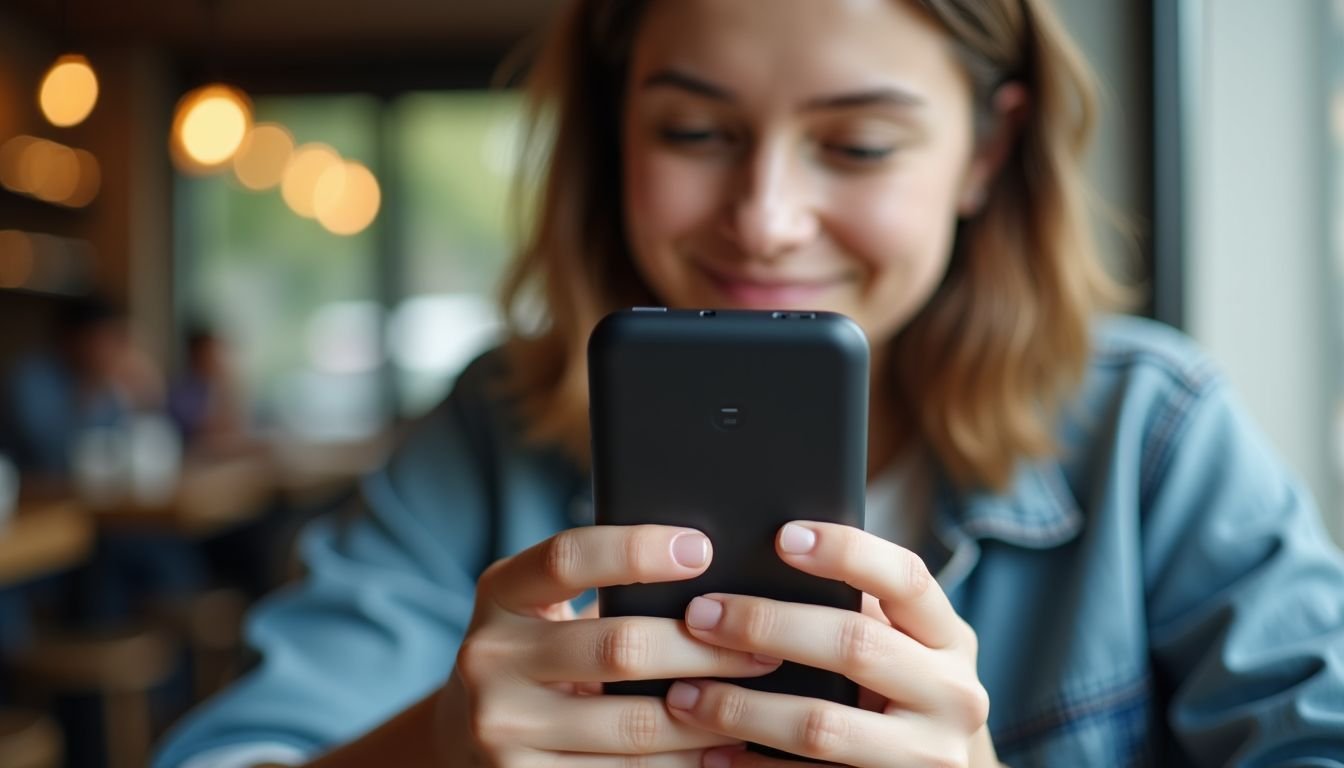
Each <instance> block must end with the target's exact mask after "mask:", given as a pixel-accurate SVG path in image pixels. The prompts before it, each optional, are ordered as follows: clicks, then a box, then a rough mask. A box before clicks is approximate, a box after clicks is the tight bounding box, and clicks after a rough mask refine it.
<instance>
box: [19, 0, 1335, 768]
mask: <svg viewBox="0 0 1344 768" xmlns="http://www.w3.org/2000/svg"><path fill="white" fill-rule="evenodd" d="M1219 3H1221V0H1219ZM1057 4H1058V5H1060V6H1061V7H1062V10H1063V11H1064V12H1065V13H1064V15H1065V18H1066V21H1067V22H1068V23H1069V24H1070V25H1071V26H1073V27H1074V28H1075V29H1074V31H1075V33H1076V34H1077V36H1078V38H1079V39H1080V41H1081V42H1082V44H1083V46H1084V48H1085V50H1086V52H1087V54H1088V55H1089V57H1090V58H1091V59H1092V61H1093V64H1094V65H1095V66H1096V67H1097V69H1098V71H1099V74H1100V76H1101V78H1102V82H1103V84H1104V86H1105V89H1106V92H1105V103H1104V104H1103V114H1102V125H1101V134H1100V141H1099V142H1098V148H1097V149H1096V150H1094V157H1093V159H1092V161H1091V163H1090V165H1089V169H1090V172H1091V173H1092V174H1093V177H1094V182H1095V185H1096V187H1097V188H1098V190H1099V191H1100V195H1101V197H1102V198H1103V199H1105V200H1106V201H1107V203H1108V204H1109V205H1110V206H1111V208H1113V209H1114V211H1115V212H1116V213H1117V218H1118V219H1121V220H1123V222H1124V224H1123V226H1118V227H1109V228H1107V229H1106V231H1105V232H1104V233H1103V238H1102V239H1103V242H1104V243H1106V245H1107V248H1108V252H1109V253H1110V254H1111V255H1112V257H1113V258H1115V259H1117V260H1120V261H1124V262H1125V263H1127V264H1132V265H1135V266H1133V269H1135V270H1137V273H1136V274H1138V275H1140V280H1141V282H1142V284H1143V285H1144V286H1145V297H1146V300H1145V302H1144V303H1143V305H1142V306H1141V307H1139V308H1138V310H1137V311H1139V312H1140V313H1143V314H1147V315H1150V316H1154V317H1157V318H1158V319H1161V320H1163V321H1166V322H1169V323H1172V324H1173V325H1177V326H1178V327H1182V328H1183V329H1185V330H1186V331H1187V332H1190V333H1192V334H1193V335H1195V337H1196V338H1197V340H1199V341H1200V342H1201V343H1202V344H1204V345H1205V346H1206V347H1208V348H1209V349H1210V350H1211V352H1212V354H1213V355H1214V356H1215V357H1216V358H1217V359H1219V361H1220V362H1221V363H1222V364H1224V365H1225V366H1226V368H1227V369H1228V370H1229V371H1230V373H1231V375H1232V377H1233V378H1234V380H1236V381H1237V382H1238V384H1239V385H1240V386H1241V387H1242V388H1243V390H1244V391H1245V392H1246V395H1247V400H1248V402H1249V403H1250V405H1251V407H1252V409H1253V410H1255V411H1256V412H1257V415H1258V416H1259V417H1260V418H1261V420H1262V422H1263V423H1264V424H1265V427H1266V430H1267V431H1268V432H1269V434H1270V436H1271V438H1272V439H1273V440H1274V441H1275V442H1276V444H1277V445H1278V447H1279V448H1280V450H1281V451H1283V452H1284V453H1285V454H1286V455H1287V456H1288V457H1289V460H1290V462H1292V463H1293V464H1294V465H1295V466H1296V467H1297V468H1298V469H1299V471H1301V472H1302V473H1303V474H1304V476H1305V477H1306V478H1307V480H1308V482H1309V484H1310V485H1311V486H1312V488H1313V490H1314V492H1315V493H1316V495H1317V497H1318V498H1319V499H1320V501H1321V506H1322V509H1323V510H1324V512H1325V515H1326V518H1327V522H1328V523H1329V524H1330V525H1331V526H1332V529H1333V530H1334V531H1336V533H1337V534H1338V532H1340V531H1341V530H1342V529H1344V526H1341V519H1344V518H1341V515H1340V513H1339V507H1338V504H1337V503H1336V499H1337V498H1338V492H1337V489H1338V483H1339V481H1338V478H1339V477H1340V476H1341V474H1344V473H1341V471H1340V470H1339V469H1338V466H1339V461H1340V460H1339V459H1338V451H1337V450H1336V449H1337V448H1338V447H1339V446H1340V445H1344V438H1339V436H1340V435H1344V429H1341V428H1340V427H1339V426H1338V424H1340V423H1344V422H1341V421H1340V420H1341V419H1344V416H1340V415H1339V414H1344V397H1342V396H1341V394H1340V393H1341V392H1344V387H1341V386H1340V385H1339V382H1340V376H1339V375H1338V371H1339V368H1340V365H1339V364H1338V361H1339V360H1340V355H1339V354H1338V349H1339V347H1340V344H1339V342H1338V339H1339V338H1342V337H1344V334H1341V333H1340V332H1339V329H1341V328H1344V316H1342V315H1340V313H1339V310H1338V306H1339V305H1340V302H1338V301H1337V300H1336V298H1335V294H1333V293H1332V291H1333V290H1334V289H1333V288H1332V287H1330V286H1333V285H1334V284H1335V283H1338V282H1339V281H1340V278H1339V275H1338V274H1336V273H1335V272H1334V271H1333V270H1334V267H1333V266H1332V265H1333V264H1336V263H1344V258H1333V257H1331V256H1330V252H1331V247H1332V245H1331V243H1332V241H1331V232H1332V230H1331V228H1330V227H1331V224H1330V222H1331V221H1335V222H1336V226H1337V227H1338V226H1340V225H1338V221H1342V220H1344V216H1340V215H1335V214H1334V213H1333V212H1334V211H1344V207H1341V206H1340V203H1339V202H1338V201H1339V200H1340V196H1339V195H1338V193H1337V191H1336V185H1334V184H1333V181H1334V180H1335V179H1336V178H1339V177H1341V176H1344V172H1341V171H1340V170H1338V169H1341V168H1344V160H1341V159H1340V158H1344V98H1342V97H1341V96H1340V95H1338V94H1344V76H1341V77H1340V78H1339V80H1340V81H1341V85H1337V86H1333V88H1334V90H1332V86H1331V84H1330V83H1329V79H1330V76H1331V74H1330V73H1331V72H1333V71H1335V70H1332V69H1331V66H1332V65H1331V64H1330V61H1331V60H1330V58H1329V55H1330V54H1329V50H1330V45H1329V43H1328V42H1327V41H1326V39H1325V38H1324V37H1322V36H1320V35H1319V34H1318V33H1317V31H1316V30H1318V29H1319V28H1322V27H1324V28H1330V27H1331V25H1330V24H1329V23H1326V24H1323V25H1320V24H1312V23H1310V22H1311V20H1312V19H1314V18H1315V17H1310V16H1309V14H1311V13H1319V14H1322V15H1324V14H1326V13H1327V11H1328V8H1327V3H1324V2H1320V3H1301V4H1283V5H1285V6H1289V8H1288V9H1286V10H1285V9H1282V8H1275V9H1271V8H1269V6H1279V5H1280V4H1268V3H1264V4H1260V3H1246V2H1234V3H1221V6H1222V9H1221V10H1210V9H1209V8H1208V6H1210V5H1211V3H1209V2H1207V0H1206V2H1204V3H1198V2H1185V1H1183V2H1174V3H1168V2H1157V1H1156V0H1155V1H1154V2H1151V3H1150V2H1134V3H1115V4H1094V3H1092V2H1090V0H1061V2H1058V3H1057ZM554 6H555V3H553V2H548V1H547V0H495V1H494V2H490V3H469V2H442V1H440V0H381V1H380V2H378V3H363V2H355V1H354V0H273V1H272V2H257V1H256V0H130V1H129V2H116V3H113V2H104V0H5V2H3V3H0V393H3V397H4V398H6V401H5V405H4V407H3V409H0V411H2V412H3V414H4V415H3V416H0V766H7V767H10V768H24V767H31V768H42V767H51V766H59V765H68V766H77V767H84V766H107V767H108V768H131V767H132V766H143V765H145V764H146V762H147V760H148V759H149V756H150V754H151V752H152V749H153V745H154V743H155V742H156V740H157V739H158V738H159V737H160V736H161V735H162V734H163V733H164V731H165V730H166V729H167V728H169V727H170V726H171V725H172V723H173V722H174V721H176V720H177V719H178V718H179V717H180V716H181V715H182V714H183V713H184V712H186V711H187V710H189V709H190V708H191V707H192V706H193V705H194V704H196V703H198V702H200V701H201V700H203V699H205V698H206V697H208V696H210V695H211V694H212V693H214V692H215V691H218V690H220V689H221V688H222V687H224V686H227V685H228V684H229V682H230V681H231V680H233V679H235V678H236V677H237V676H238V675H239V674H240V673H242V672H243V671H245V670H246V669H247V668H248V666H249V664H250V663H252V662H253V661H254V659H253V658H252V657H251V656H250V655H249V653H250V652H249V649H248V648H247V645H246V643H245V642H244V639H243V633H242V626H243V622H244V617H245V615H246V612H247V610H248V608H249V606H251V605H252V604H253V603H255V602H256V601H257V600H259V599H261V598H263V597H264V596H265V595H266V594H268V593H270V592H272V591H274V590H276V589H279V588H282V587H283V585H284V584H286V583H287V582H288V581H290V580H292V579H295V578H296V577H298V576H299V575H300V574H301V572H302V566H301V564H300V563H299V561H298V559H297V557H296V555H295V540H296V535H297V532H298V531H300V530H301V529H302V528H303V526H304V525H305V523H307V522H308V521H311V520H313V519H315V518H317V517H320V516H323V515H329V514H339V513H340V510H341V509H342V508H343V505H345V503H346V502H347V501H348V500H349V499H350V498H351V496H352V494H355V493H357V484H358V481H359V478H360V477H361V476H362V475H363V474H365V473H367V472H368V471H370V470H372V469H374V468H376V467H377V466H378V465H379V463H380V462H381V461H382V460H383V459H384V457H385V456H387V455H388V452H389V451H391V450H392V449H393V448H394V447H395V445H396V444H397V440H398V438H399V435H401V434H404V432H405V430H407V429H408V428H411V427H412V426H413V425H414V423H415V420H416V419H417V418H418V417H420V416H421V415H422V414H424V413H425V412H426V411H427V410H428V409H430V408H432V407H433V406H434V404H435V403H436V402H438V401H439V400H440V399H441V398H442V397H443V396H444V394H445V393H446V392H447V391H448V388H449V387H450V386H451V385H452V382H453V380H454V377H455V376H456V375H457V374H458V372H460V371H461V370H462V368H463V367H464V366H465V365H466V364H467V363H468V362H469V361H470V360H472V359H473V358H474V357H475V356H476V355H477V354H479V353H480V352H482V351H483V350H485V349H487V348H489V347H490V346H491V345H492V344H494V343H496V342H497V341H498V340H499V338H500V333H501V327H502V325H501V320H500V314H499V311H498V309H497V308H496V304H495V301H494V298H493V297H494V293H495V290H496V288H497V285H498V282H499V279H500V275H501V273H502V270H503V268H504V265H505V264H506V262H507V260H508V258H509V256H510V255H511V252H512V251H511V249H512V244H513V243H514V242H515V241H516V233H517V231H518V230H517V227H518V217H517V216H515V215H514V210H513V207H512V206H511V205H510V190H511V185H512V183H513V181H514V179H515V177H516V175H517V172H518V170H519V168H518V159H517V152H516V149H517V144H518V140H519V136H520V125H521V123H520V104H521V101H520V98H519V95H518V93H517V91H516V85H517V83H518V82H519V78H520V76H521V75H522V73H524V72H525V71H526V65H527V61H528V56H527V53H528V51H529V50H530V49H529V44H530V42H531V41H532V40H533V39H534V36H535V33H536V31H537V30H538V28H539V27H540V26H541V25H543V24H544V23H545V21H546V19H547V18H548V17H549V15H550V14H551V13H552V10H553V7H554ZM1195 6H1203V7H1205V10H1206V13H1205V15H1203V16H1199V15H1190V14H1188V13H1187V11H1188V10H1189V9H1190V8H1192V7H1195ZM1336 6H1338V4H1337V3H1336ZM1172 9H1185V10H1181V11H1179V12H1178V11H1174V10H1172ZM1276 14H1277V15H1276ZM1297 14H1303V16H1301V17H1298V16H1297ZM1340 14H1341V16H1344V11H1340ZM1284 17H1288V18H1289V21H1287V22H1285V21H1283V19H1284ZM1320 20H1321V19H1317V21H1320ZM1336 24H1340V22H1338V21H1336ZM1266 28H1269V29H1272V30H1278V32H1281V33H1282V35H1281V36H1279V37H1275V36H1272V35H1271V36H1270V39H1271V40H1272V44H1271V45H1270V46H1269V47H1268V50H1267V52H1265V53H1264V54H1263V55H1262V56H1261V57H1260V58H1259V59H1258V60H1257V61H1258V64H1257V66H1260V67H1262V68H1265V67H1267V68H1269V70H1270V71H1271V72H1272V73H1277V74H1276V76H1279V77H1282V78H1284V81H1285V82H1294V83H1301V84H1302V85H1300V87H1288V88H1285V89H1280V90H1279V91H1275V92H1274V94H1275V95H1274V96H1273V97H1272V99H1278V100H1279V101H1277V102H1274V105H1275V108H1274V109H1269V110H1267V111H1268V112H1274V113H1275V114H1277V115H1280V116H1281V118H1280V119H1277V120H1270V119H1268V118H1266V119H1261V120H1259V121H1257V119H1255V118H1254V117H1253V116H1252V117H1251V118H1249V119H1239V120H1236V121H1231V120H1224V119H1222V118H1223V117H1225V116H1226V115H1228V114H1232V112H1231V110H1237V109H1240V108H1241V106H1242V105H1241V104H1240V103H1239V102H1238V100H1237V99H1238V97H1237V95H1236V94H1235V93H1233V92H1232V91H1233V90H1234V89H1231V88H1229V87H1228V86H1227V85H1226V84H1227V83H1229V82H1232V81H1234V80H1236V79H1237V78H1239V77H1240V76H1241V72H1240V71H1239V70H1238V67H1243V68H1244V66H1247V65H1243V64H1241V63H1239V61H1240V60H1239V59H1236V58H1235V57H1234V54H1233V53H1232V51H1234V50H1235V49H1236V46H1237V45H1238V42H1239V41H1240V40H1242V39H1243V38H1246V37H1247V36H1249V35H1252V34H1258V33H1261V32H1263V30H1265V29H1266ZM1276 34H1277V33H1276ZM1340 39H1341V40H1344V37H1341V38H1340ZM1192 41H1193V42H1192ZM1340 49H1344V45H1341V46H1337V47H1336V48H1335V50H1336V53H1335V54H1334V55H1335V56H1338V53H1337V51H1338V50H1340ZM1192 62H1193V63H1192ZM1276 68H1277V69H1276ZM1337 69H1338V71H1339V72H1341V73H1344V65H1341V66H1338V67H1337ZM1331 93H1335V94H1336V95H1334V96H1333V97H1331V96H1330V94H1331ZM1332 98H1333V101H1332V100H1331V99H1332ZM1279 102H1282V103H1279ZM1322 105H1333V107H1330V106H1322ZM1332 108H1333V112H1332V111H1331V109H1332ZM1238 114H1239V113H1238ZM1332 119H1333V123H1332V122H1331V121H1332ZM1332 124H1333V126H1334V128H1333V131H1334V132H1333V134H1332V133H1331V128H1330V126H1331V125H1332ZM1302 136H1310V137H1312V139H1311V141H1312V142H1315V143H1314V144H1313V143H1311V142H1307V144H1306V145H1304V144H1303V142H1302V141H1301V140H1300V139H1301V137H1302ZM1249 146H1254V147H1256V152H1258V153H1261V154H1267V155H1268V158H1267V159H1265V160H1264V161H1263V166H1261V165H1256V166H1255V167H1251V168H1248V169H1246V170H1245V173H1244V174H1240V175H1238V176H1237V178H1229V177H1227V176H1220V175H1219V174H1218V171H1217V170H1216V169H1217V168H1219V167H1223V166H1221V165H1220V163H1222V162H1223V161H1224V160H1227V159H1229V158H1242V157H1244V154H1243V151H1244V150H1245V148H1246V147H1249ZM1267 183H1273V184H1275V185H1277V188H1279V189H1282V190H1284V192H1283V194H1282V195H1280V196H1277V197H1276V199H1275V200H1271V201H1264V200H1260V199H1256V198H1255V197H1254V196H1255V195H1256V194H1257V193H1256V190H1257V189H1259V188H1263V186H1264V185H1265V184H1267ZM1323 190H1331V194H1330V195H1326V196H1321V195H1319V194H1318V193H1320V192H1321V191H1323ZM1321 200H1329V201H1334V202H1330V203H1328V204H1327V203H1323V202H1320V201H1321ZM1302 201H1309V204H1306V205H1299V204H1297V203H1299V202H1302ZM1331 206H1334V207H1333V208H1332V207H1331ZM1252 207H1253V208H1254V210H1256V211H1259V212H1261V213H1262V215H1260V216H1248V215H1245V214H1246V211H1247V210H1248V209H1249V208H1252ZM1266 210H1267V211H1268V212H1267V214H1266V213H1264V212H1265V211H1266ZM1103 218H1104V217H1103ZM1248 227H1249V228H1252V229H1250V230H1246V229H1245V228H1248ZM1335 236H1336V237H1337V239H1339V241H1340V242H1339V243H1337V244H1335V245H1334V246H1333V247H1334V249H1335V253H1336V255H1337V256H1344V237H1339V236H1338V232H1336V233H1335ZM1265 238H1277V239H1276V240H1275V242H1279V243H1283V242H1287V243H1288V244H1289V246H1292V247H1285V248H1284V249H1283V252H1296V253H1299V254H1300V255H1301V257H1302V258H1301V260H1300V263H1299V261H1296V260H1292V259H1290V260H1289V263H1287V264H1286V265H1285V264H1282V263H1280V264H1278V265H1277V266H1276V268H1275V272H1274V273H1273V274H1270V275H1266V274H1265V273H1263V272H1260V271H1258V270H1261V269H1262V266H1261V262H1262V260H1261V259H1260V258H1259V252H1258V251H1256V250H1254V244H1255V243H1256V242H1264V239H1265ZM1215 252H1216V253H1217V254H1218V258H1219V259H1221V260H1223V261H1222V262H1221V263H1225V264H1226V263H1235V264H1240V265H1243V266H1244V269H1238V270H1237V273H1238V275H1239V277H1237V278H1235V279H1233V278H1227V277H1222V278H1218V279H1213V278H1210V277H1209V276H1208V275H1209V274H1211V271H1202V270H1211V267H1210V266H1209V265H1210V264H1211V263H1212V261H1213V260H1212V258H1211V256H1210V254H1213V253H1215ZM1341 269H1342V270H1344V268H1341ZM1224 274H1225V273H1224ZM1266 286H1268V289H1266ZM1322 286H1327V287H1326V288H1324V289H1323V288H1322ZM1252 291H1254V292H1256V293H1255V294H1254V301H1255V302H1257V303H1256V306H1260V307H1263V308H1264V310H1265V311H1264V312H1263V313H1261V314H1260V316H1259V317H1258V319H1257V320H1256V322H1255V324H1254V326H1250V325H1248V324H1249V323H1251V320H1249V319H1247V318H1246V317H1245V314H1246V313H1245V312H1244V311H1243V310H1238V309H1237V307H1245V306H1247V302H1248V301H1251V300H1252V299H1250V298H1248V296H1250V295H1251V293H1250V292H1252ZM1266 294H1268V295H1266ZM1267 368H1270V369H1273V370H1276V371H1280V372H1282V371H1284V370H1285V369H1286V370H1287V371H1288V372H1289V373H1290V374H1292V375H1293V376H1294V378H1295V380H1298V381H1308V382H1315V383H1311V384H1309V385H1308V386H1307V387H1306V390H1305V392H1306V394H1305V395H1304V396H1303V397H1301V398H1296V399H1295V400H1294V402H1292V403H1284V402H1283V398H1282V397H1281V393H1279V394H1276V392H1277V390H1274V389H1273V388H1272V387H1270V386H1268V385H1267V384H1266V383H1265V380H1264V378H1263V377H1264V373H1263V371H1264V370H1266V369H1267ZM77 387H82V388H85V389H86V390H92V391H93V393H94V396H93V397H92V398H91V399H86V400H84V401H83V402H84V403H85V407H82V408H80V409H75V408H73V407H72V406H71V402H72V393H73V392H74V391H75V389H76V388H77ZM108 393H115V394H116V397H110V396H109V397H101V394H108ZM90 403H91V405H90Z"/></svg>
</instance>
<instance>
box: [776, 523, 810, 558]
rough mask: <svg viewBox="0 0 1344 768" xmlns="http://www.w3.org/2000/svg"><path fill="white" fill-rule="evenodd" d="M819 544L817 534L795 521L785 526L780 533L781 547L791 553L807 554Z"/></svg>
mask: <svg viewBox="0 0 1344 768" xmlns="http://www.w3.org/2000/svg"><path fill="white" fill-rule="evenodd" d="M816 544H817V534H815V533H813V532H812V531H811V530H810V529H808V528H804V527H803V526H801V525H797V524H795V523H789V524H788V525H785V526H784V530H782V531H780V533H779V548H780V549H782V550H784V551H785V552H788V553H789V554H791V555H805V554H807V553H808V552H811V551H812V547H814V546H816Z"/></svg>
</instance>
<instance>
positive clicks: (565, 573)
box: [541, 531, 584, 586]
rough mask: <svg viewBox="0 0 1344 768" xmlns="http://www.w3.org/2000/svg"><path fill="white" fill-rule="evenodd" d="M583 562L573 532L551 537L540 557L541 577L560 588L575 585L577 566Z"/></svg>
mask: <svg viewBox="0 0 1344 768" xmlns="http://www.w3.org/2000/svg"><path fill="white" fill-rule="evenodd" d="M582 562H583V548H582V547H581V546H580V544H579V539H578V536H577V535H576V534H575V533H574V532H573V531H565V532H563V533H559V534H556V535H555V536H553V537H551V539H550V542H549V543H548V544H547V545H546V549H545V551H544V553H543V556H542V566H541V567H542V572H543V575H544V576H545V577H546V578H547V579H549V580H551V581H553V582H555V583H557V584H560V585H562V586H584V585H576V584H575V581H576V578H577V575H578V572H579V566H580V565H581V564H582Z"/></svg>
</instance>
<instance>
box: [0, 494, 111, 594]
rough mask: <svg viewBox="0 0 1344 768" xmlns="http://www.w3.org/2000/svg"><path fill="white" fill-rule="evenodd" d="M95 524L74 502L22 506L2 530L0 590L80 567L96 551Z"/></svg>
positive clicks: (21, 503) (39, 502)
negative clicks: (92, 551) (94, 539)
mask: <svg viewBox="0 0 1344 768" xmlns="http://www.w3.org/2000/svg"><path fill="white" fill-rule="evenodd" d="M93 537H94V524H93V520H92V519H90V517H89V516H88V514H87V513H85V512H84V510H83V509H82V508H81V507H80V505H79V504H78V503H76V502H74V501H69V500H65V501H28V502H20V504H19V508H18V512H17V514H16V515H15V516H14V518H13V519H11V520H10V521H9V522H8V523H7V524H6V525H4V526H3V527H0V586H10V585H13V584H17V583H20V582H23V581H28V580H29V579H33V578H36V577H38V576H44V575H46V574H49V573H52V572H55V571H59V570H63V569H65V568H69V567H71V566H74V565H78V564H79V563H81V562H83V561H84V559H85V558H86V557H88V555H89V552H90V550H91V549H92V548H93Z"/></svg>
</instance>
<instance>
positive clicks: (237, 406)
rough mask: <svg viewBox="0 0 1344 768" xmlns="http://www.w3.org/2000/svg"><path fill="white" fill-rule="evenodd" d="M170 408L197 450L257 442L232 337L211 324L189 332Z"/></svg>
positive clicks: (234, 447) (171, 389) (214, 450)
mask: <svg viewBox="0 0 1344 768" xmlns="http://www.w3.org/2000/svg"><path fill="white" fill-rule="evenodd" d="M168 412H169V414H170V415H171V416H172V418H173V422H174V423H175V424H176V425H177V427H178V430H179V431H180V432H181V434H182V437H183V439H184V440H185V441H186V442H187V444H188V446H189V448H191V449H193V450H198V451H205V452H208V453H221V452H230V451H233V450H237V449H241V448H245V447H247V446H248V445H250V444H251V441H250V433H249V424H248V415H247V401H246V398H245V397H244V395H243V391H242V386H241V383H240V381H239V380H238V376H237V374H236V371H235V369H234V365H233V359H232V352H231V350H230V346H229V343H228V340H227V339H226V338H224V337H223V336H221V335H220V334H219V333H218V332H216V331H215V330H213V329H212V328H210V327H209V326H206V325H197V326H195V327H193V328H192V329H191V330H190V331H189V332H188V333H187V349H186V365H185V366H184V368H183V371H182V373H181V374H180V375H179V376H178V377H177V378H176V379H174V380H173V382H172V383H171V385H170V386H169V390H168Z"/></svg>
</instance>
